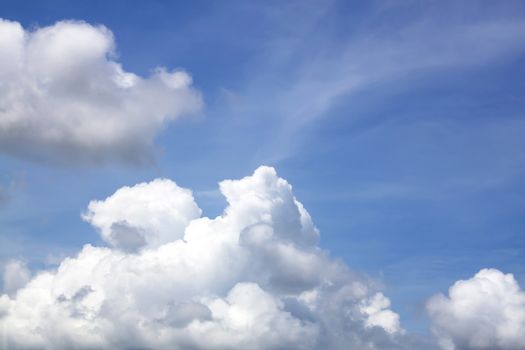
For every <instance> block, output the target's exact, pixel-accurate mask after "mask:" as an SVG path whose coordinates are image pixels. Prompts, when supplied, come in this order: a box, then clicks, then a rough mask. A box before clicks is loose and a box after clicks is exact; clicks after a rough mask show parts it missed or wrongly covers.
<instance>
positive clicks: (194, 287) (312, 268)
mask: <svg viewBox="0 0 525 350" xmlns="http://www.w3.org/2000/svg"><path fill="white" fill-rule="evenodd" d="M220 191H221V193H222V194H223V195H224V196H225V197H226V200H227V202H228V206H227V207H226V209H225V210H224V212H223V214H222V215H221V216H218V217H216V218H207V217H202V216H201V210H200V209H199V207H198V206H197V204H196V203H195V201H194V198H193V195H192V193H191V191H189V190H187V189H183V188H180V187H179V186H177V185H176V184H175V183H174V182H173V181H170V180H167V179H157V180H154V181H151V182H149V183H141V184H138V185H135V186H133V187H123V188H121V189H119V190H118V191H116V192H115V193H114V194H113V195H111V196H110V197H108V198H106V199H105V200H101V201H92V202H91V203H90V204H89V206H88V209H87V211H86V212H85V213H84V214H83V218H84V220H86V221H88V222H90V223H91V224H92V225H93V226H94V227H95V228H97V229H98V231H99V232H100V234H101V236H102V239H103V240H104V241H105V242H107V243H108V247H95V246H92V245H86V246H85V247H84V248H83V249H82V250H81V251H80V253H79V254H78V255H77V256H76V257H72V258H67V259H65V260H63V261H62V262H61V264H60V265H59V266H58V268H57V269H56V270H54V271H42V272H39V273H37V274H36V275H34V276H30V275H29V272H28V270H27V269H26V268H25V266H24V265H23V264H20V263H16V262H12V263H10V265H9V266H8V269H7V273H6V276H7V277H6V278H7V279H6V280H8V281H9V282H8V283H7V288H8V290H6V292H7V293H8V294H5V295H2V296H0V329H2V330H3V335H4V337H3V345H4V347H6V348H15V349H17V348H24V349H33V348H52V349H70V348H91V349H93V348H96V349H99V348H100V349H125V348H153V349H345V350H346V349H370V350H372V349H435V348H437V347H438V343H439V344H440V345H441V347H442V348H443V349H447V350H448V349H519V348H523V346H524V343H523V339H522V338H521V337H520V334H523V330H524V327H525V296H524V295H525V293H524V292H523V291H521V289H520V288H519V286H518V284H517V283H516V281H515V280H514V278H513V277H512V275H503V274H502V273H500V272H499V271H497V270H482V271H481V272H480V273H478V274H477V275H476V276H475V277H474V278H473V279H471V280H468V281H460V282H457V283H456V284H455V285H454V286H452V287H451V289H450V296H449V297H448V298H447V297H444V296H435V297H434V298H432V299H431V300H430V301H429V302H428V310H429V313H430V316H431V319H432V321H433V325H434V327H433V329H434V331H435V334H436V335H437V338H436V339H437V340H434V339H430V338H421V337H416V336H414V335H411V334H407V332H406V331H405V330H404V329H403V328H402V326H401V325H400V319H399V316H398V314H397V313H395V312H394V311H392V310H391V309H390V300H389V299H388V298H387V297H385V296H384V295H383V294H382V293H381V292H378V291H377V290H376V289H375V288H374V286H373V283H371V282H370V281H368V280H367V279H366V278H365V277H363V276H362V275H359V274H358V273H356V272H354V271H352V270H351V269H350V268H349V267H347V266H346V265H345V264H343V263H342V262H341V261H339V260H334V259H332V258H331V257H330V256H329V255H328V254H327V253H326V252H325V251H323V250H322V249H320V248H319V246H318V240H319V232H318V230H317V229H316V228H315V226H314V224H313V222H312V219H311V217H310V215H309V214H308V212H307V211H306V210H305V208H304V207H303V206H302V204H301V203H300V202H299V201H298V200H297V199H296V198H295V197H294V196H293V193H292V187H291V186H290V184H288V183H287V182H286V181H285V180H283V179H281V178H279V177H278V176H277V174H276V172H275V170H274V169H273V168H270V167H260V168H258V169H257V170H256V171H255V172H254V173H253V175H251V176H248V177H245V178H243V179H241V180H225V181H222V182H221V183H220ZM17 272H19V273H18V275H17Z"/></svg>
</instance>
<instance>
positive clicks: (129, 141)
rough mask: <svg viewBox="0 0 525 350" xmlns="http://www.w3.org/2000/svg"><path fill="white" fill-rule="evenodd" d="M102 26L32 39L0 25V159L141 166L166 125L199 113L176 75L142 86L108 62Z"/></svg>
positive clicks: (186, 79) (186, 83)
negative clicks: (114, 162) (7, 156)
mask: <svg viewBox="0 0 525 350" xmlns="http://www.w3.org/2000/svg"><path fill="white" fill-rule="evenodd" d="M114 48H115V42H114V39H113V35H112V33H111V32H110V31H109V30H108V29H107V28H105V27H103V26H92V25H89V24H87V23H84V22H73V21H63V22H57V23H56V24H54V25H52V26H48V27H43V28H38V29H36V30H34V31H25V30H24V29H23V28H22V26H21V25H20V24H19V23H17V22H11V21H6V20H1V19H0V151H1V152H4V153H9V154H12V155H16V156H24V157H32V158H38V159H44V160H52V161H59V162H81V161H91V162H94V161H104V160H106V159H120V160H124V161H132V162H144V161H148V160H149V159H150V157H151V150H152V144H153V139H154V137H155V134H156V133H157V132H158V131H159V129H160V128H161V127H162V126H163V125H164V124H165V123H166V122H167V121H169V120H172V119H175V118H178V117H179V116H181V115H183V114H187V113H192V112H196V111H198V110H199V109H200V107H201V104H202V102H201V98H200V95H199V94H198V93H197V92H196V91H195V90H194V89H192V87H191V84H192V80H191V77H190V76H189V75H188V74H187V73H185V72H183V71H172V72H170V71H167V70H166V69H164V68H157V69H155V70H154V71H153V73H152V75H151V76H149V77H147V78H143V77H140V76H138V75H136V74H133V73H130V72H126V71H124V69H123V68H122V66H121V65H120V64H119V63H117V62H116V61H115V60H114V58H115V55H114Z"/></svg>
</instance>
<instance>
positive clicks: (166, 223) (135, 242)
mask: <svg viewBox="0 0 525 350" xmlns="http://www.w3.org/2000/svg"><path fill="white" fill-rule="evenodd" d="M200 216H201V210H200V209H199V207H198V206H197V204H196V203H195V201H194V199H193V195H192V193H191V191H190V190H187V189H183V188H180V187H178V186H177V185H176V184H175V183H174V182H172V181H170V180H165V179H157V180H154V181H152V182H150V183H141V184H138V185H136V186H133V187H123V188H121V189H119V190H118V191H117V192H115V194H113V195H112V196H110V197H108V198H106V200H104V201H92V202H91V203H89V206H88V212H87V213H86V214H84V215H83V218H84V220H86V221H88V222H90V223H91V224H92V225H93V226H95V227H96V228H98V229H99V231H100V233H101V235H102V238H103V239H104V241H106V242H107V243H109V244H110V245H112V246H114V247H116V248H120V249H123V250H126V251H136V250H138V249H141V248H143V247H148V248H157V247H159V246H160V245H162V244H165V243H168V242H172V241H176V240H178V239H182V238H183V237H184V230H185V228H186V226H187V225H188V224H189V222H190V221H191V220H193V219H197V218H198V217H200Z"/></svg>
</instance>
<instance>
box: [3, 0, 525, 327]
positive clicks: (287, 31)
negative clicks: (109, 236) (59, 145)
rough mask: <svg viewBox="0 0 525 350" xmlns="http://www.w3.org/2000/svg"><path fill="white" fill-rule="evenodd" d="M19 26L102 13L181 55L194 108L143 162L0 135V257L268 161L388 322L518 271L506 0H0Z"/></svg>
mask: <svg viewBox="0 0 525 350" xmlns="http://www.w3.org/2000/svg"><path fill="white" fill-rule="evenodd" d="M1 9H2V11H1V16H2V17H3V18H5V19H9V20H12V21H18V22H20V23H21V24H22V25H23V26H24V27H25V28H29V29H31V28H38V27H44V26H48V25H52V24H54V23H55V22H56V21H60V20H64V19H75V20H83V21H86V22H88V23H90V24H102V25H104V26H106V27H107V28H109V29H110V30H111V31H112V32H113V35H114V37H115V41H116V45H117V48H116V54H117V55H116V60H117V61H118V62H120V63H121V64H122V65H123V67H124V69H125V70H127V71H131V72H134V73H136V74H139V75H142V76H145V75H148V74H149V72H150V71H151V69H152V68H153V67H156V66H165V67H168V68H170V69H173V68H183V69H184V70H186V71H187V72H188V73H189V74H190V75H191V76H192V77H193V82H194V87H195V88H196V89H197V90H199V91H200V93H201V94H202V97H203V100H204V107H203V108H202V110H201V111H200V112H199V113H198V114H197V115H193V116H189V117H185V118H182V119H178V120H175V121H174V122H171V123H169V124H166V125H165V127H164V128H163V129H162V131H161V132H160V133H159V134H158V135H157V137H156V138H155V156H154V162H153V163H151V164H147V165H144V164H135V163H130V162H127V161H125V160H118V159H117V160H115V161H105V162H102V163H95V164H92V163H89V164H77V163H74V162H73V163H71V162H65V163H58V164H57V163H55V162H48V161H46V160H36V161H35V160H32V159H28V158H27V157H17V156H16V155H13V154H12V153H8V152H4V153H3V154H2V155H0V174H1V178H0V181H1V182H0V183H1V192H0V194H1V196H0V201H1V202H0V228H1V230H0V242H1V243H0V260H1V261H2V262H5V261H7V260H9V259H12V258H21V259H24V260H25V261H27V262H28V263H29V266H30V267H32V268H35V269H36V268H41V267H45V266H50V265H52V264H53V263H56V261H57V260H61V258H62V257H63V256H65V255H68V254H71V253H72V252H74V251H77V250H78V249H79V248H80V247H81V246H82V245H83V244H84V243H87V242H92V243H97V244H100V243H101V241H100V238H99V237H98V235H97V233H96V232H95V231H94V230H93V229H92V228H90V227H89V225H88V224H87V223H85V222H83V221H82V220H81V219H80V215H81V213H82V212H84V211H85V208H86V206H87V204H88V203H89V201H90V200H92V199H96V198H98V199H103V198H105V197H107V196H109V195H110V194H112V193H113V192H114V191H115V189H117V188H119V187H121V186H124V185H133V184H135V183H138V182H141V181H149V180H152V179H154V178H157V177H168V178H171V179H173V180H175V181H176V182H177V183H178V184H179V185H181V186H184V187H188V188H191V189H193V190H194V194H195V197H196V200H197V202H198V203H199V205H200V207H201V208H203V210H204V212H205V214H207V215H208V216H210V217H212V216H215V215H219V214H220V213H221V211H222V208H223V207H224V205H225V201H224V199H223V198H222V197H221V195H220V193H219V192H218V191H217V182H218V181H221V180H223V179H227V178H233V179H235V178H241V177H243V176H246V175H248V174H250V173H252V172H253V170H254V169H255V168H257V167H258V166H259V165H262V164H265V165H271V166H274V167H275V168H276V169H277V171H278V173H279V175H280V176H281V177H283V178H285V179H287V180H288V181H289V182H290V183H291V184H292V185H293V188H294V193H295V195H296V196H297V198H299V199H300V200H301V202H302V203H303V204H304V205H305V207H306V208H307V209H308V211H309V212H310V214H311V215H312V217H313V220H314V222H315V224H316V225H317V227H318V228H319V230H320V231H321V247H323V248H324V249H327V250H328V251H330V253H331V254H332V255H333V256H337V257H340V258H341V259H342V260H344V261H345V262H346V263H347V264H348V265H349V266H351V267H352V268H355V269H356V270H358V271H362V272H364V273H365V274H367V275H368V276H370V277H371V278H372V279H375V280H377V281H378V283H381V284H382V285H383V289H384V291H385V293H386V294H388V296H389V297H390V299H391V301H392V309H393V310H395V311H396V312H398V313H399V314H400V315H401V320H402V322H403V324H404V326H405V327H406V328H407V329H409V330H411V331H415V332H425V329H426V327H425V326H424V325H425V324H426V322H427V321H426V318H425V315H424V310H423V309H424V302H425V300H426V299H427V298H428V297H429V296H431V295H432V294H434V293H436V292H440V291H442V292H444V291H446V289H447V288H448V286H450V285H451V284H452V283H453V282H454V281H456V280H458V279H463V278H468V277H469V276H472V275H473V274H474V273H476V272H477V271H478V270H480V269H481V268H485V267H493V268H497V269H499V270H501V271H504V272H506V273H512V274H514V276H515V277H516V279H517V280H518V281H519V282H520V283H521V284H522V285H523V284H525V254H524V251H525V239H524V235H523V233H524V230H525V199H524V198H525V196H524V195H525V183H524V178H525V177H524V176H523V175H524V172H525V153H524V150H525V137H524V136H523V135H525V116H524V112H525V96H524V93H523V92H524V91H525V79H524V78H525V64H524V63H525V44H524V43H525V4H524V3H523V2H520V1H504V2H491V1H461V2H456V1H423V2H420V1H406V2H395V1H369V2H355V1H305V2H280V1H268V2H243V1H238V2H236V1H225V2H212V1H193V2H162V1H150V2H134V3H130V2H126V1H112V2H103V1H94V2H91V1H90V2H87V1H85V2H83V1H74V2H72V1H41V2H38V3H34V2H25V1H2V2H1Z"/></svg>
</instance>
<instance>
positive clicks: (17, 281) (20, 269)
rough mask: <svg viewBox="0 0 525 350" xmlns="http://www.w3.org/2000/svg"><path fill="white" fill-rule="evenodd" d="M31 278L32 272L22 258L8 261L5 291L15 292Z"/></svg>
mask: <svg viewBox="0 0 525 350" xmlns="http://www.w3.org/2000/svg"><path fill="white" fill-rule="evenodd" d="M30 279H31V272H30V271H29V269H28V268H27V266H26V264H25V263H24V262H23V261H20V260H11V261H8V262H7V264H6V265H5V266H4V292H5V293H7V294H13V293H15V292H16V291H17V290H18V289H20V288H22V287H24V286H25V285H26V284H27V282H29V280H30Z"/></svg>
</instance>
